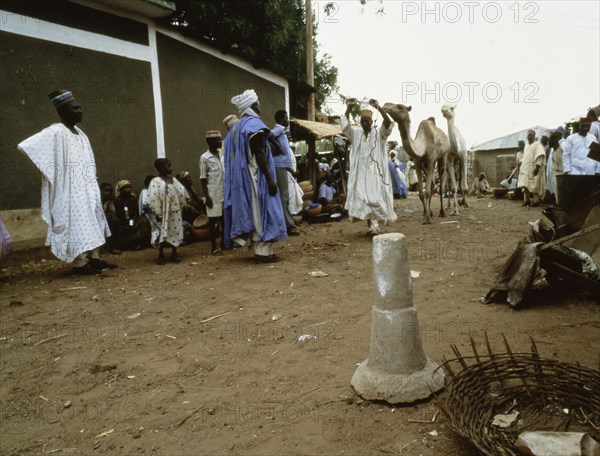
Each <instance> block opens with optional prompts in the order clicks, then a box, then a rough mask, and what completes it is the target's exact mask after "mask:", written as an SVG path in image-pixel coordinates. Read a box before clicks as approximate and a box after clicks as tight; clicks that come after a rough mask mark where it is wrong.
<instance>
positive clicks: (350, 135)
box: [341, 113, 354, 143]
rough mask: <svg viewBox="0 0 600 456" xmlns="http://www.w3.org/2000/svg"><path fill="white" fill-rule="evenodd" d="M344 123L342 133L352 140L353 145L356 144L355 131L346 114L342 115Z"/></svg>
mask: <svg viewBox="0 0 600 456" xmlns="http://www.w3.org/2000/svg"><path fill="white" fill-rule="evenodd" d="M341 122H342V133H343V134H344V135H345V136H346V138H348V139H349V140H350V142H351V143H353V142H354V130H353V128H352V125H350V121H349V120H348V118H347V117H346V113H344V114H342V118H341Z"/></svg>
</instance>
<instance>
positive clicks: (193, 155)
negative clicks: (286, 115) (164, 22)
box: [157, 33, 286, 190]
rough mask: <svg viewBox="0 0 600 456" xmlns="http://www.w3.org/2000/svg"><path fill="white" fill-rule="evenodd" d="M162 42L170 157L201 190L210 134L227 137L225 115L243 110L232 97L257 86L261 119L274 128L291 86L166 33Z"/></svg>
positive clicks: (163, 96) (161, 78)
mask: <svg viewBox="0 0 600 456" xmlns="http://www.w3.org/2000/svg"><path fill="white" fill-rule="evenodd" d="M157 42H158V56H159V66H160V83H161V92H162V103H163V116H164V125H165V127H164V128H165V151H166V155H167V157H168V158H170V159H171V162H172V163H173V169H174V171H175V172H178V171H180V170H187V171H189V172H190V173H192V175H193V176H194V183H195V187H196V188H197V189H198V190H199V189H200V183H199V178H200V171H199V168H198V162H199V160H200V155H202V154H203V153H204V152H206V150H207V146H206V140H205V133H206V131H207V130H220V131H221V134H222V135H223V137H225V134H226V133H227V131H226V128H225V126H224V125H223V119H224V118H225V117H226V116H227V115H229V114H237V110H236V108H235V106H234V105H232V104H231V97H233V96H234V95H238V94H240V93H242V92H243V91H244V90H246V89H254V90H255V91H256V93H257V94H258V97H259V101H260V103H261V109H262V116H261V117H262V119H263V120H264V122H265V123H266V124H267V126H268V127H269V128H272V127H273V126H274V125H275V120H274V119H273V116H274V115H275V112H276V111H278V110H280V109H286V104H285V90H284V88H283V87H281V86H278V85H276V84H274V83H271V82H269V81H266V80H264V79H262V78H261V77H259V76H256V75H255V74H253V73H251V72H249V71H246V70H244V69H241V68H239V67H237V66H235V65H233V64H231V63H228V62H225V61H223V60H220V59H217V58H215V57H213V56H211V55H209V54H206V53H204V52H201V51H199V50H197V49H194V48H192V47H191V46H188V45H186V44H184V43H181V42H179V41H177V40H174V39H172V38H169V37H167V36H165V35H163V34H161V33H158V36H157Z"/></svg>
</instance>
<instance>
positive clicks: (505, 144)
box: [471, 125, 550, 152]
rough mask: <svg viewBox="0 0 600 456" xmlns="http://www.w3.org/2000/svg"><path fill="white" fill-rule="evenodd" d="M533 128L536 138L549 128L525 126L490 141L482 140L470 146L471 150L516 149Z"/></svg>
mask: <svg viewBox="0 0 600 456" xmlns="http://www.w3.org/2000/svg"><path fill="white" fill-rule="evenodd" d="M528 130H534V131H535V134H536V136H537V138H538V139H539V138H541V137H542V136H543V135H545V134H547V133H548V131H549V130H550V129H549V128H546V127H540V126H539V125H538V126H535V127H531V128H526V129H525V130H521V131H517V132H515V133H511V134H510V135H506V136H501V137H500V138H496V139H492V140H491V141H486V142H482V143H479V144H476V145H474V146H473V147H471V150H472V151H473V152H476V151H478V150H497V149H516V148H517V143H518V142H519V141H525V143H527V131H528Z"/></svg>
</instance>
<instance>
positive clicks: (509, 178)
mask: <svg viewBox="0 0 600 456" xmlns="http://www.w3.org/2000/svg"><path fill="white" fill-rule="evenodd" d="M500 186H501V187H502V188H507V189H509V190H515V189H516V188H517V178H516V177H514V173H513V174H511V173H508V174H507V175H506V179H504V180H503V181H502V182H500Z"/></svg>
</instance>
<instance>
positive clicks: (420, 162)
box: [383, 103, 450, 224]
mask: <svg viewBox="0 0 600 456" xmlns="http://www.w3.org/2000/svg"><path fill="white" fill-rule="evenodd" d="M411 109H412V107H411V106H405V105H403V104H395V103H386V104H385V105H383V110H384V111H385V112H387V113H388V114H389V115H390V117H391V118H392V119H394V121H395V122H396V123H397V124H398V129H399V130H400V137H401V138H402V147H404V150H405V151H406V153H407V154H408V155H410V156H411V157H412V159H413V161H414V163H415V169H416V170H417V180H418V182H419V183H418V188H419V198H420V199H421V203H422V204H423V216H424V217H425V220H424V221H423V223H424V224H429V223H431V217H432V216H433V212H432V211H431V198H432V196H433V184H434V182H433V178H434V175H435V165H436V163H437V169H438V172H439V175H440V182H443V179H444V170H445V169H446V156H447V155H448V153H449V152H450V141H449V140H448V137H447V136H446V134H445V133H444V132H443V131H442V130H440V129H439V128H438V127H437V126H436V125H435V122H434V121H431V120H423V121H422V122H421V123H420V124H419V128H418V129H417V135H416V136H415V139H412V138H411V137H410V115H409V114H408V113H409V111H410V110H411ZM423 181H425V188H423ZM445 215H446V214H445V212H444V201H443V196H442V192H441V191H440V217H444V216H445Z"/></svg>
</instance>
